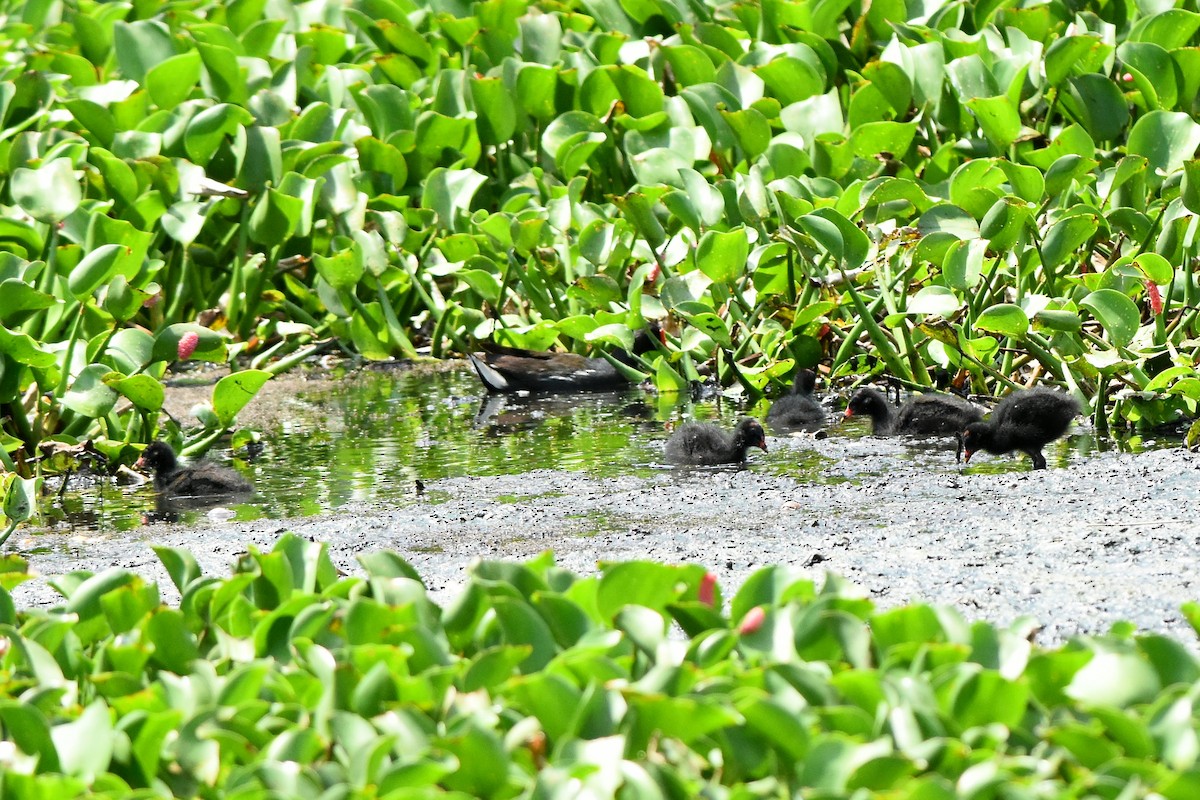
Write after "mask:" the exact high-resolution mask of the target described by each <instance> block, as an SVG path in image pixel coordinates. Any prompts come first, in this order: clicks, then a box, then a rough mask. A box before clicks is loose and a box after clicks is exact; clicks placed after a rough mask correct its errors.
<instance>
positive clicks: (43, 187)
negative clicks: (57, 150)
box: [9, 158, 83, 223]
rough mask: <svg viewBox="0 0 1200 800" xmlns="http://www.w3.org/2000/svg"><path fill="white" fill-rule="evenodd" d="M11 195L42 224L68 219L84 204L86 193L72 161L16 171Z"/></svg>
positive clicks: (65, 159) (50, 162)
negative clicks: (81, 203)
mask: <svg viewBox="0 0 1200 800" xmlns="http://www.w3.org/2000/svg"><path fill="white" fill-rule="evenodd" d="M9 191H10V192H11V193H12V199H13V201H15V202H16V204H17V205H19V206H21V208H23V209H25V211H26V212H28V213H29V216H31V217H33V218H34V219H36V220H38V221H39V222H47V223H56V222H59V221H60V220H63V219H65V218H66V217H68V216H69V215H70V214H71V213H72V212H74V211H75V209H77V208H78V207H79V204H80V202H81V201H82V200H83V190H82V188H81V187H80V185H79V179H78V178H77V177H76V176H75V167H74V165H73V164H72V163H71V160H70V159H69V158H56V159H54V160H52V161H49V162H47V163H46V164H43V165H42V166H40V167H38V168H37V169H25V168H24V167H22V168H19V169H15V170H13V173H12V179H11V184H10V188H9Z"/></svg>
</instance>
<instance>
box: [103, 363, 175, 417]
mask: <svg viewBox="0 0 1200 800" xmlns="http://www.w3.org/2000/svg"><path fill="white" fill-rule="evenodd" d="M104 383H105V384H106V385H108V386H109V387H110V388H112V389H115V390H116V391H118V392H120V393H121V396H122V397H125V398H126V399H127V400H129V401H130V402H131V403H133V404H134V405H135V406H137V407H138V408H140V409H142V410H144V411H159V410H161V409H162V404H163V399H164V397H165V395H166V393H165V391H164V390H163V385H162V383H161V382H160V381H157V380H155V379H154V378H151V377H150V376H149V375H130V376H128V377H126V376H125V375H122V374H121V373H120V372H110V373H108V374H107V375H105V376H104Z"/></svg>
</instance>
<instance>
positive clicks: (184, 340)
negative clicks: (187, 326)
mask: <svg viewBox="0 0 1200 800" xmlns="http://www.w3.org/2000/svg"><path fill="white" fill-rule="evenodd" d="M198 344H200V334H198V333H196V332H195V331H188V332H187V333H185V334H184V335H183V336H181V337H179V345H178V349H177V350H176V352H177V353H178V355H179V360H180V361H187V360H188V359H189V358H191V357H192V353H194V352H196V345H198Z"/></svg>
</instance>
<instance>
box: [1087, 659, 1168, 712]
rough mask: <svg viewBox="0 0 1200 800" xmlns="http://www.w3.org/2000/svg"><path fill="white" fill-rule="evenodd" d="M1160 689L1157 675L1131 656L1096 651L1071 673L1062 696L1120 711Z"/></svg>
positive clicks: (1150, 668)
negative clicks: (1113, 707)
mask: <svg viewBox="0 0 1200 800" xmlns="http://www.w3.org/2000/svg"><path fill="white" fill-rule="evenodd" d="M1161 688H1162V686H1161V684H1160V683H1159V680H1158V675H1157V674H1156V673H1155V672H1154V669H1153V667H1151V666H1150V664H1148V663H1147V662H1146V661H1145V659H1143V658H1141V657H1140V656H1138V655H1135V654H1134V653H1123V652H1114V651H1111V650H1107V649H1097V650H1096V651H1095V652H1094V653H1093V654H1092V658H1091V660H1090V661H1088V663H1087V664H1085V665H1084V666H1083V668H1082V669H1080V670H1079V671H1078V672H1076V673H1075V676H1074V678H1072V679H1071V683H1070V685H1068V686H1067V688H1066V694H1067V695H1068V696H1069V697H1072V698H1074V699H1076V700H1079V701H1082V702H1085V703H1093V704H1096V705H1104V706H1116V707H1117V708H1124V707H1126V706H1129V705H1131V704H1133V703H1141V702H1146V701H1148V700H1150V699H1151V698H1152V697H1154V695H1155V694H1156V693H1157V692H1158V691H1159V690H1160V689H1161Z"/></svg>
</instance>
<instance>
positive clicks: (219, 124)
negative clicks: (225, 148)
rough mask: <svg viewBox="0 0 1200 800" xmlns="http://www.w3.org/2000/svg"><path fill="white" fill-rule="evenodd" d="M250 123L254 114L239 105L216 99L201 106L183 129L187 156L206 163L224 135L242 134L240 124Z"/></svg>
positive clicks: (227, 136) (223, 139)
mask: <svg viewBox="0 0 1200 800" xmlns="http://www.w3.org/2000/svg"><path fill="white" fill-rule="evenodd" d="M253 124H254V117H253V116H252V115H251V114H250V112H249V111H247V110H246V109H244V108H241V107H240V106H236V105H232V104H230V103H219V104H217V105H215V106H213V107H212V108H206V109H204V110H203V111H201V112H199V113H198V114H196V116H194V117H192V118H191V120H189V121H188V124H187V129H186V130H185V131H184V135H183V145H184V148H185V149H186V150H187V154H188V158H190V159H191V160H192V161H194V162H195V163H197V164H199V165H201V166H207V165H208V162H209V161H211V160H212V157H213V156H214V155H215V154H216V152H217V148H219V147H220V146H221V144H222V143H223V142H224V141H225V140H226V138H233V137H235V136H238V135H242V136H244V135H245V131H244V130H243V128H245V127H246V126H249V125H253Z"/></svg>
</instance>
